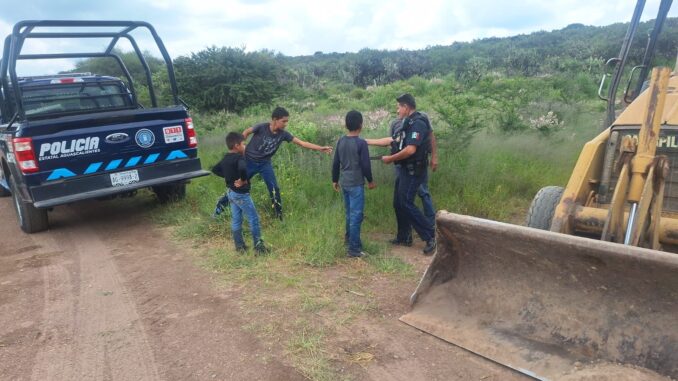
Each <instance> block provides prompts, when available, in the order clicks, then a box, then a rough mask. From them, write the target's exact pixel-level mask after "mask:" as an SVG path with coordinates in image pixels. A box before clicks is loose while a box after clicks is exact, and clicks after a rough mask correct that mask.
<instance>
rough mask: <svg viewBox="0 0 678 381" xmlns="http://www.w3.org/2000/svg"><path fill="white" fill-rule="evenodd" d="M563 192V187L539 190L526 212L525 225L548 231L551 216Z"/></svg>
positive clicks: (551, 219) (549, 187)
mask: <svg viewBox="0 0 678 381" xmlns="http://www.w3.org/2000/svg"><path fill="white" fill-rule="evenodd" d="M563 191H564V189H563V187H557V186H548V187H544V188H541V189H540V190H539V192H537V194H536V195H535V196H534V199H533V200H532V204H531V205H530V209H529V210H528V211H527V222H526V225H527V226H528V227H531V228H535V229H541V230H550V229H551V222H552V221H553V215H554V213H555V211H556V207H557V206H558V203H559V202H560V198H561V197H562V196H563Z"/></svg>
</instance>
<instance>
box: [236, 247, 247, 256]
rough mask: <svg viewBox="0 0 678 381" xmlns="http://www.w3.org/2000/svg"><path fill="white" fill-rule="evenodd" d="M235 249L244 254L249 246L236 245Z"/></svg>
mask: <svg viewBox="0 0 678 381" xmlns="http://www.w3.org/2000/svg"><path fill="white" fill-rule="evenodd" d="M235 251H237V252H238V253H240V254H244V253H246V252H247V246H236V247H235Z"/></svg>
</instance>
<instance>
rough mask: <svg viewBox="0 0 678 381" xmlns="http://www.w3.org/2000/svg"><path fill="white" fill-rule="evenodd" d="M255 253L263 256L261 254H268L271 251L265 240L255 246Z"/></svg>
mask: <svg viewBox="0 0 678 381" xmlns="http://www.w3.org/2000/svg"><path fill="white" fill-rule="evenodd" d="M254 251H255V252H256V254H258V255H261V254H268V253H269V252H270V251H271V250H269V248H268V247H266V245H265V244H264V240H262V239H260V240H259V242H257V244H256V245H254Z"/></svg>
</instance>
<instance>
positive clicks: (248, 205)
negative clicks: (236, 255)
mask: <svg viewBox="0 0 678 381" xmlns="http://www.w3.org/2000/svg"><path fill="white" fill-rule="evenodd" d="M226 146H227V147H228V153H227V154H226V155H225V156H224V158H223V159H221V161H220V162H219V163H218V164H217V165H215V166H214V168H212V172H213V173H214V174H215V175H217V176H219V177H223V178H224V180H225V181H226V186H227V187H228V190H227V196H228V201H229V204H230V205H231V232H232V234H233V241H234V242H235V249H236V250H237V251H241V252H242V251H245V250H247V246H246V245H245V240H244V239H243V236H242V218H243V214H244V215H245V218H246V219H247V223H248V224H249V225H250V229H251V230H252V240H253V242H254V249H255V250H256V252H257V253H258V254H263V253H265V252H266V251H267V249H266V246H264V241H263V240H262V239H261V229H260V227H259V215H257V209H256V208H255V206H254V202H253V201H252V197H250V184H249V181H248V180H247V164H246V163H245V158H244V155H245V137H244V136H243V135H242V134H240V133H237V132H229V133H228V135H226Z"/></svg>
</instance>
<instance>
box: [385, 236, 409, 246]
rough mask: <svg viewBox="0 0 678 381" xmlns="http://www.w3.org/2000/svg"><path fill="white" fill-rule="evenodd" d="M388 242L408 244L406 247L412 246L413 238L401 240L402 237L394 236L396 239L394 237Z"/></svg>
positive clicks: (398, 244) (400, 244)
mask: <svg viewBox="0 0 678 381" xmlns="http://www.w3.org/2000/svg"><path fill="white" fill-rule="evenodd" d="M388 242H389V243H390V244H391V245H396V246H406V247H410V246H412V238H410V239H406V240H401V239H399V238H397V237H396V238H394V239H392V240H390V241H388Z"/></svg>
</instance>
